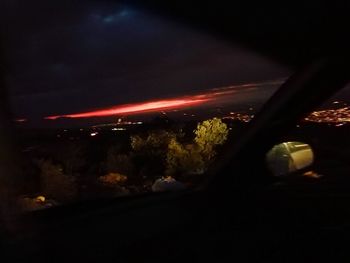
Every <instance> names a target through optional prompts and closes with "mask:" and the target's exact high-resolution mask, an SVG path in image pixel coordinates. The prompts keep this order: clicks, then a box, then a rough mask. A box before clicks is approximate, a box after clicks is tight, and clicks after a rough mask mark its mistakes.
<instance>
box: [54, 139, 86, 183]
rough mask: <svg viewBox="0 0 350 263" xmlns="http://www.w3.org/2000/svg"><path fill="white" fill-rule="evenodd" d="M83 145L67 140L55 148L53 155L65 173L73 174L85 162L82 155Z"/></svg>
mask: <svg viewBox="0 0 350 263" xmlns="http://www.w3.org/2000/svg"><path fill="white" fill-rule="evenodd" d="M83 152H84V149H83V146H82V145H80V144H77V143H75V142H67V143H66V144H64V145H59V146H58V149H55V151H54V153H53V155H54V157H55V159H56V160H57V161H58V162H59V163H60V164H62V168H63V171H64V173H65V174H67V175H70V176H71V175H74V174H75V173H77V172H78V171H79V170H80V169H81V168H82V167H83V166H84V165H85V164H86V162H85V159H84V156H83Z"/></svg>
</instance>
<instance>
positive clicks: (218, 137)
mask: <svg viewBox="0 0 350 263" xmlns="http://www.w3.org/2000/svg"><path fill="white" fill-rule="evenodd" d="M194 133H195V135H196V137H195V139H194V141H195V143H196V144H197V145H198V147H199V148H200V151H201V154H202V156H203V158H204V160H205V161H210V160H212V159H213V157H214V156H215V155H216V151H215V146H217V145H222V144H223V143H224V142H225V141H226V140H227V135H228V129H227V125H226V124H225V123H223V122H222V121H221V120H220V119H218V118H213V119H210V120H206V121H203V122H202V123H199V124H198V125H197V129H196V130H195V131H194Z"/></svg>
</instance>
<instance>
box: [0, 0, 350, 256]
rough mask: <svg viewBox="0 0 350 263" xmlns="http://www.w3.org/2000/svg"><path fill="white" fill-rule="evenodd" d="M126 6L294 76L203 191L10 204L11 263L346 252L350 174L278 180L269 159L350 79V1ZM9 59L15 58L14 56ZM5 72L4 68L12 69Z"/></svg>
mask: <svg viewBox="0 0 350 263" xmlns="http://www.w3.org/2000/svg"><path fill="white" fill-rule="evenodd" d="M5 2H6V1H5ZM124 2H126V3H128V4H131V5H135V6H138V7H140V8H145V9H147V10H149V11H150V12H154V13H156V14H159V15H161V16H166V17H170V18H171V19H174V20H176V21H178V22H180V23H183V24H185V25H190V26H193V27H195V28H198V30H202V31H206V32H209V33H210V34H213V35H217V36H220V37H222V38H224V39H225V40H227V41H232V42H235V43H238V44H239V45H241V46H243V47H245V48H249V49H252V50H254V51H255V52H257V53H260V54H262V55H264V56H266V57H269V58H271V59H272V60H274V61H278V63H281V64H283V65H287V66H288V67H289V68H291V69H292V70H293V72H294V74H293V75H292V76H291V77H290V78H288V79H287V80H286V81H285V82H284V83H283V84H282V86H281V87H280V89H279V90H278V91H277V92H276V93H275V94H274V95H273V96H272V97H271V98H270V99H269V100H268V102H267V103H266V104H265V105H264V107H263V108H262V110H261V111H260V112H259V113H258V115H257V116H256V117H255V118H254V120H253V121H252V122H251V123H249V125H248V126H247V129H246V130H245V131H244V132H243V133H242V134H241V137H240V140H239V141H235V142H230V144H229V145H228V146H227V147H226V148H225V154H224V155H223V158H222V159H221V160H220V163H219V164H218V165H216V166H215V167H211V168H210V169H209V170H208V174H209V175H210V176H208V178H210V179H209V180H207V181H206V182H205V183H204V184H202V185H201V186H200V187H197V188H195V189H187V190H184V191H180V192H169V193H152V194H144V195H142V196H131V197H128V196H126V197H118V198H116V199H106V200H96V201H89V202H81V203H76V204H72V205H67V206H60V207H53V208H50V209H47V210H39V211H34V212H31V213H28V214H23V215H18V214H12V213H11V212H2V213H3V215H2V219H1V221H2V223H1V227H0V229H1V231H0V233H1V237H0V238H1V241H0V242H1V252H2V253H1V258H2V259H1V261H2V262H56V261H57V262H62V261H64V262H73V261H75V262H140V261H141V262H203V261H204V262H207V261H208V262H232V261H240V262H242V261H244V262H245V261H251V262H271V261H276V262H295V261H297V260H299V261H302V262H306V261H316V260H322V259H328V260H332V261H343V260H346V259H348V258H349V255H348V253H347V245H348V241H349V233H350V232H349V230H350V228H349V227H350V206H349V204H348V202H349V200H350V195H349V193H350V192H349V190H350V188H349V187H348V186H347V185H345V184H346V182H350V181H346V180H345V181H344V182H343V183H341V184H339V185H336V184H335V185H332V186H333V187H324V186H323V185H317V184H316V185H312V186H310V185H309V184H308V182H307V180H306V182H305V180H299V181H298V180H293V179H290V178H289V177H274V176H272V175H271V172H270V171H269V169H268V167H267V166H266V161H265V155H266V153H267V152H268V151H269V150H270V149H271V148H272V147H273V146H274V145H276V144H278V143H281V142H283V141H285V140H286V139H288V138H289V137H288V134H290V133H291V132H292V131H293V129H294V127H295V126H296V125H297V124H298V123H299V121H300V119H302V118H304V117H305V116H306V115H307V114H308V113H309V112H311V111H313V110H314V109H316V108H317V107H318V106H320V105H322V103H324V102H325V101H327V100H328V99H329V98H330V97H332V96H333V95H334V94H336V93H337V92H338V91H339V90H341V89H343V88H344V87H345V86H346V85H347V83H348V82H349V77H350V74H349V73H350V72H349V66H348V63H349V45H348V44H349V41H348V40H347V35H348V34H347V33H348V22H347V20H348V12H349V8H348V5H349V4H348V3H345V1H344V3H338V2H332V3H327V4H326V3H324V2H320V1H304V2H300V3H298V2H295V1H286V2H283V3H278V4H276V3H269V2H253V1H240V0H239V1H233V2H230V3H229V2H227V1H226V2H225V1H215V2H212V1H208V2H203V1H191V2H188V1H153V0H149V1H124ZM0 6H1V4H0ZM0 21H1V20H0ZM18 33H19V34H20V32H18ZM2 55H3V56H2V57H3V58H4V61H5V59H6V54H2ZM2 64H3V65H6V63H5V62H4V63H2ZM0 70H1V71H3V73H4V72H5V71H6V67H5V66H1V68H0ZM1 71H0V73H1ZM3 83H4V82H1V86H0V93H1V96H0V125H1V131H0V145H1V148H2V149H1V151H0V157H1V160H0V162H1V166H0V169H1V170H0V176H1V177H2V179H1V182H4V183H3V184H4V185H5V184H10V185H11V184H14V185H16V180H15V178H16V174H15V172H13V171H15V169H14V168H13V167H15V166H16V161H15V159H14V157H13V156H15V155H12V154H11V153H12V152H15V151H16V147H15V146H14V145H15V140H16V136H15V132H13V130H12V129H13V127H12V125H11V121H10V112H9V105H8V101H7V100H6V94H7V91H6V86H5V84H3ZM315 136H316V135H315ZM290 138H292V139H294V137H293V136H291V137H290ZM295 139H297V138H295ZM12 142H13V143H12ZM346 145H347V144H346V143H344V147H346ZM5 149H6V154H5ZM333 150H334V151H335V152H336V151H337V149H333ZM9 171H11V172H9ZM10 174H11V176H9V175H10ZM291 177H292V176H291ZM9 178H10V179H9ZM12 179H13V180H12ZM18 180H19V179H18ZM1 191H2V193H1V195H2V198H1V199H2V209H1V210H2V211H11V210H12V205H11V201H10V196H11V195H10V193H8V192H6V191H5V190H3V189H2V188H1ZM13 209H14V208H13Z"/></svg>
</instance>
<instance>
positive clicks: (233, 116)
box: [223, 112, 254, 122]
mask: <svg viewBox="0 0 350 263" xmlns="http://www.w3.org/2000/svg"><path fill="white" fill-rule="evenodd" d="M252 118H254V115H249V114H243V113H237V112H230V115H229V116H226V117H223V119H224V120H225V119H230V120H238V121H241V122H250V121H251V120H252Z"/></svg>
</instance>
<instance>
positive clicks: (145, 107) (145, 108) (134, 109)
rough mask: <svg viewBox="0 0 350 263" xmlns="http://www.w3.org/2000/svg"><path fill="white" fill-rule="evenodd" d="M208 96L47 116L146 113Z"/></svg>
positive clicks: (187, 105)
mask: <svg viewBox="0 0 350 263" xmlns="http://www.w3.org/2000/svg"><path fill="white" fill-rule="evenodd" d="M208 100H209V99H208V98H200V97H199V96H193V97H191V98H182V99H169V100H159V101H150V102H142V103H134V104H128V105H120V106H115V107H111V108H107V109H101V110H96V111H89V112H82V113H75V114H67V115H56V116H48V117H45V119H47V120H56V119H59V118H91V117H106V116H112V115H118V114H137V113H146V112H152V111H158V110H170V109H174V108H179V107H190V106H195V105H198V104H201V103H203V102H206V101H208Z"/></svg>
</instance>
